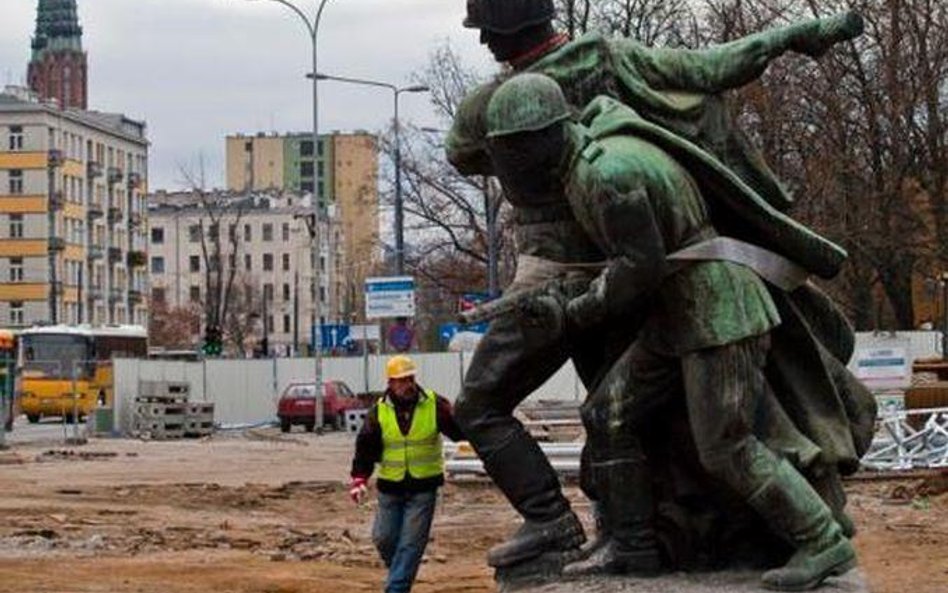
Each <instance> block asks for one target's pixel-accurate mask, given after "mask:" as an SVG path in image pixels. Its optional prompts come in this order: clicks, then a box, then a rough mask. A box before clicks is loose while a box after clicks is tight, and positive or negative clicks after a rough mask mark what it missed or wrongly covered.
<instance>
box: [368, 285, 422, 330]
mask: <svg viewBox="0 0 948 593" xmlns="http://www.w3.org/2000/svg"><path fill="white" fill-rule="evenodd" d="M414 316H415V279H414V278H412V277H411V276H389V277H376V278H366V279H365V317H366V319H386V318H392V317H414Z"/></svg>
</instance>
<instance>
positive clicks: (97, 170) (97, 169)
mask: <svg viewBox="0 0 948 593" xmlns="http://www.w3.org/2000/svg"><path fill="white" fill-rule="evenodd" d="M104 172H105V167H103V166H102V163H99V162H96V161H89V163H88V164H87V165H86V175H87V176H88V177H89V179H95V178H97V177H102V174H103V173H104Z"/></svg>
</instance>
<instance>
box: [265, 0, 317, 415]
mask: <svg viewBox="0 0 948 593" xmlns="http://www.w3.org/2000/svg"><path fill="white" fill-rule="evenodd" d="M268 1H269V2H276V3H278V4H281V5H283V6H285V7H286V8H288V9H290V10H292V11H293V12H294V13H295V14H296V16H298V17H299V18H300V20H302V21H303V24H305V25H306V31H307V32H308V33H309V36H310V39H311V41H312V44H313V72H317V71H318V69H317V64H318V54H317V51H316V47H317V44H316V40H317V37H318V35H319V23H320V20H321V19H322V16H323V8H325V6H326V2H328V1H329V0H320V2H319V7H318V8H317V9H316V16H315V17H314V18H312V19H310V18H309V17H308V16H306V14H305V13H304V12H303V11H302V10H301V9H300V8H299V7H298V6H296V5H295V4H293V3H292V2H290V1H289V0H268ZM319 182H320V179H319V77H318V76H314V77H313V197H312V207H313V225H312V229H310V235H311V238H312V242H313V244H312V260H313V261H312V262H311V263H312V265H313V286H314V290H313V295H314V297H313V317H315V320H314V321H315V325H316V327H317V330H318V328H319V326H320V325H321V324H322V320H321V317H322V310H321V309H322V302H321V297H322V294H321V292H322V291H321V290H320V287H321V282H322V277H321V275H320V269H319V262H320V258H319V250H320V247H321V245H320V232H319V231H320V229H319V224H320V222H321V219H322V212H321V210H320V199H319V197H320V196H319V187H320V185H319ZM331 292H332V291H331V290H329V291H327V297H328V295H329V294H330V293H331ZM264 323H266V322H264ZM320 335H321V332H320V331H316V332H315V337H314V339H313V342H314V343H313V358H314V366H315V369H314V370H315V377H314V380H315V383H316V412H315V422H316V430H317V431H321V430H322V426H323V395H324V393H323V356H322V348H321V347H320V346H321V344H320V343H319V337H320Z"/></svg>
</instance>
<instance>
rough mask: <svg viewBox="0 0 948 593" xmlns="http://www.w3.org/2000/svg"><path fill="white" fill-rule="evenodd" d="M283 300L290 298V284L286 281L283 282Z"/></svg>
mask: <svg viewBox="0 0 948 593" xmlns="http://www.w3.org/2000/svg"><path fill="white" fill-rule="evenodd" d="M283 300H284V301H289V300H290V285H289V284H286V283H284V284H283Z"/></svg>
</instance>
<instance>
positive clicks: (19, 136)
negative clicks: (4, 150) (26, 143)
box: [9, 126, 23, 150]
mask: <svg viewBox="0 0 948 593" xmlns="http://www.w3.org/2000/svg"><path fill="white" fill-rule="evenodd" d="M9 146H10V150H23V126H10V144H9Z"/></svg>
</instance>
